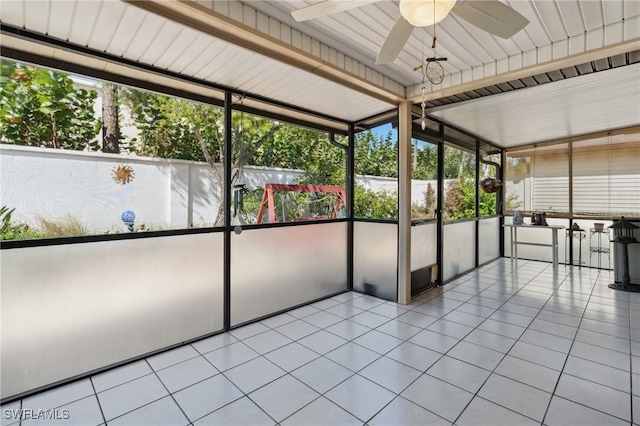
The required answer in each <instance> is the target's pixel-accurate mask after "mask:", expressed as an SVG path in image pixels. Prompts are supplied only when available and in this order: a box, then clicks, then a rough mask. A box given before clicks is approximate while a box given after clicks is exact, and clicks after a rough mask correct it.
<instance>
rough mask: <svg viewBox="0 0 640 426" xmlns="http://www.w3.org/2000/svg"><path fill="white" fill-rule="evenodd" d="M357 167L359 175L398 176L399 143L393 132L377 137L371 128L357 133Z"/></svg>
mask: <svg viewBox="0 0 640 426" xmlns="http://www.w3.org/2000/svg"><path fill="white" fill-rule="evenodd" d="M354 150H355V165H356V166H355V167H356V173H357V174H359V175H370V176H383V177H392V178H397V177H398V144H397V143H396V141H394V140H393V138H392V134H391V132H389V133H387V135H386V136H384V137H376V135H374V134H373V132H372V131H371V130H367V131H364V132H360V133H358V134H357V135H356V144H355V149H354Z"/></svg>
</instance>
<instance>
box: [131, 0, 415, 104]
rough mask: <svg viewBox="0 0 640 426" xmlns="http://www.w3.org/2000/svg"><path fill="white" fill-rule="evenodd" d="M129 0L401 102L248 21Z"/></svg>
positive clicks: (180, 5)
mask: <svg viewBox="0 0 640 426" xmlns="http://www.w3.org/2000/svg"><path fill="white" fill-rule="evenodd" d="M125 1H126V2H127V3H129V4H132V5H135V6H137V7H140V8H141V9H144V10H147V11H149V12H152V13H155V14H158V15H161V16H164V17H166V18H168V19H171V20H173V21H176V22H179V23H181V24H184V25H187V26H189V27H191V28H195V29H197V30H199V31H202V32H204V33H206V34H210V35H212V36H214V37H217V38H220V39H222V40H226V41H228V42H230V43H233V44H235V45H238V46H241V47H244V48H246V49H249V50H251V51H254V52H256V53H260V54H262V55H265V56H268V57H271V58H273V59H276V60H278V61H280V62H283V63H286V64H288V65H292V66H294V67H297V68H299V69H302V70H305V71H308V72H310V73H313V74H316V75H318V76H321V77H323V78H326V79H328V80H330V81H333V82H335V83H338V84H340V85H342V86H345V87H348V88H351V89H353V90H356V91H358V92H360V93H363V94H366V95H368V96H371V97H373V98H376V99H379V100H382V101H384V102H388V103H390V104H393V105H399V104H400V103H401V102H402V101H404V99H405V96H404V94H402V95H400V94H398V93H394V92H392V91H390V90H388V89H385V88H383V87H381V86H379V85H377V84H374V83H372V82H369V81H366V80H365V79H363V78H360V77H358V76H356V75H355V74H352V73H349V72H347V71H345V70H342V69H339V68H337V67H335V66H333V65H331V64H329V63H327V62H325V61H322V60H320V59H318V58H316V57H314V56H311V55H309V54H308V53H306V52H304V51H302V50H299V49H296V48H293V47H291V46H290V45H287V44H285V43H283V42H281V41H280V40H277V39H275V38H273V37H270V36H269V35H267V34H264V33H262V32H260V31H257V30H255V29H253V28H251V27H249V26H247V25H244V24H242V23H240V22H238V21H235V20H233V19H231V18H229V17H227V16H224V15H222V14H220V13H218V12H215V11H213V10H211V9H209V8H207V7H204V6H202V5H200V4H198V3H195V2H193V1H190V0H178V1H165V0H125Z"/></svg>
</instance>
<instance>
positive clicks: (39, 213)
mask: <svg viewBox="0 0 640 426" xmlns="http://www.w3.org/2000/svg"><path fill="white" fill-rule="evenodd" d="M121 164H123V165H127V166H130V167H131V168H132V169H133V170H134V173H135V177H134V179H133V181H132V182H131V183H129V184H126V185H120V184H118V183H116V182H115V181H114V180H113V170H114V169H115V168H116V167H118V166H119V165H121ZM220 171H221V172H222V170H221V168H220ZM302 173H303V172H302V171H300V170H290V169H279V168H266V167H251V166H247V167H246V168H245V181H246V183H247V187H248V188H249V189H255V188H260V187H263V186H264V184H265V183H295V182H296V179H297V178H298V177H299V176H300V175H301V174H302ZM0 178H1V181H2V188H1V191H0V206H7V207H9V208H15V209H16V210H15V213H14V215H13V218H14V220H16V221H18V222H23V223H27V224H29V225H31V226H36V227H37V225H38V223H39V219H42V218H44V219H50V220H56V221H58V220H65V219H66V218H75V219H77V220H79V221H80V222H81V223H82V225H83V226H84V227H85V229H86V230H87V231H88V232H91V233H105V232H119V231H121V230H122V223H121V219H120V216H121V214H122V212H123V211H126V210H132V211H134V212H135V214H136V223H139V224H140V223H143V224H144V225H145V226H146V227H147V228H149V229H156V230H157V229H180V228H186V227H190V226H196V227H198V226H207V225H211V224H213V222H214V221H215V218H216V216H217V213H218V207H219V206H220V202H221V199H222V192H221V190H220V188H219V186H218V184H217V182H216V180H215V177H214V174H213V172H212V171H211V169H210V168H209V167H208V166H207V164H206V163H201V162H192V161H183V160H166V159H159V158H148V157H136V156H123V155H115V154H103V153H95V152H79V151H66V150H53V149H46V148H34V147H25V146H17V145H1V146H0ZM357 182H358V183H359V184H361V185H364V186H365V187H366V188H368V189H371V190H375V191H383V190H384V191H387V192H395V191H397V187H398V186H397V181H396V179H390V178H381V177H373V176H359V177H358V178H357ZM428 183H429V182H427V181H418V180H415V181H413V185H412V198H413V201H414V202H416V203H419V204H424V192H425V191H426V188H427V184H428ZM431 184H432V186H433V187H434V189H436V187H437V186H436V182H435V181H431Z"/></svg>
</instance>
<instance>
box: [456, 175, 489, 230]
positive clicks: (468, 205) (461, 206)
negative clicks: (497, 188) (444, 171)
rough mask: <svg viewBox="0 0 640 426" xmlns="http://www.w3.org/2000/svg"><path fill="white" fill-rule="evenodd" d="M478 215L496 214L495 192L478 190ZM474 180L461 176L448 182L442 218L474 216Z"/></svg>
mask: <svg viewBox="0 0 640 426" xmlns="http://www.w3.org/2000/svg"><path fill="white" fill-rule="evenodd" d="M478 194H479V195H480V200H479V210H480V211H479V213H480V216H493V215H495V214H496V200H497V196H496V194H495V193H493V194H487V193H485V192H484V191H479V192H478ZM475 203H476V194H475V182H474V180H472V179H466V178H464V177H461V178H460V179H456V180H453V181H451V182H449V186H448V188H447V193H446V195H445V200H444V219H445V220H458V219H466V218H470V217H475V215H476V205H475Z"/></svg>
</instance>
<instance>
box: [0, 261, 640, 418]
mask: <svg viewBox="0 0 640 426" xmlns="http://www.w3.org/2000/svg"><path fill="white" fill-rule="evenodd" d="M611 279H612V276H611V273H610V272H608V271H597V270H591V269H588V268H583V269H577V268H575V269H571V268H566V267H564V266H560V267H559V268H558V269H557V270H554V269H553V267H552V266H551V265H550V264H548V263H542V262H531V261H529V262H527V261H519V262H518V263H517V264H516V263H512V262H511V261H510V260H508V259H500V260H498V261H496V262H493V263H491V264H489V265H487V266H485V267H483V268H481V269H480V270H478V271H474V272H472V273H470V274H468V275H466V276H464V277H462V278H459V279H457V280H455V282H452V283H450V284H448V285H446V286H445V287H444V288H443V287H441V288H437V289H433V290H431V291H429V292H428V293H426V294H423V295H421V296H420V297H418V298H416V299H415V300H414V301H413V302H412V303H411V304H410V305H408V306H403V305H398V304H395V303H390V302H385V301H384V300H380V299H376V298H374V297H370V296H366V295H362V294H359V293H355V292H350V293H344V294H340V295H338V296H336V297H332V298H330V299H326V300H322V301H320V302H317V303H314V304H311V305H309V306H305V307H302V308H299V309H295V310H293V311H290V312H288V313H284V314H281V315H278V316H275V317H272V318H269V319H266V320H264V321H262V322H258V323H254V324H252V325H248V326H245V327H242V328H239V329H236V330H233V331H231V332H229V333H224V334H221V335H217V336H214V337H211V338H208V339H205V340H201V341H199V342H196V343H193V344H191V345H186V346H183V347H180V348H178V349H174V350H171V351H169V352H165V353H162V354H160V355H156V356H153V357H150V358H148V359H146V360H143V361H138V362H134V363H132V364H129V365H126V366H124V367H120V368H117V369H114V370H111V371H108V372H105V373H102V374H99V375H96V376H93V377H91V378H89V379H85V380H81V381H78V382H75V383H73V384H70V385H67V386H64V387H61V388H58V389H54V390H52V391H48V392H45V393H41V394H37V395H35V396H32V397H29V398H25V399H23V400H22V401H17V402H15V403H12V404H7V405H5V406H3V407H2V409H3V419H2V424H3V425H5V424H6V425H9V424H12V423H11V421H9V420H7V419H6V417H5V413H6V412H5V411H4V410H10V409H20V408H22V409H26V410H28V409H32V410H37V409H45V408H58V410H59V411H58V413H59V414H60V413H63V411H60V410H68V411H67V413H68V417H69V418H68V419H66V420H63V421H59V422H52V421H51V420H41V421H35V420H34V419H31V420H26V421H23V422H22V425H36V424H47V425H51V424H75V425H101V424H108V425H135V426H139V425H194V426H195V425H197V426H200V425H240V424H243V425H273V424H282V425H323V426H324V425H362V424H368V425H372V426H373V425H451V424H456V425H459V426H463V425H491V426H494V425H520V424H522V425H528V424H531V425H535V424H545V425H549V426H552V425H618V424H620V425H624V424H626V425H629V424H631V423H638V424H640V406H639V405H640V374H636V373H640V294H629V293H624V292H615V291H613V290H610V289H609V288H607V286H606V284H607V283H609V282H610V281H611ZM14 424H15V425H17V423H14Z"/></svg>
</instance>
